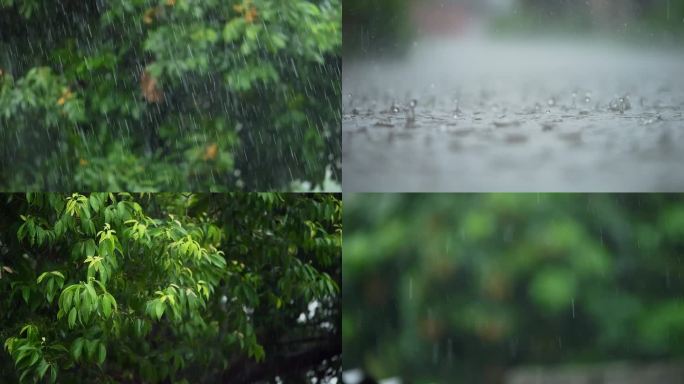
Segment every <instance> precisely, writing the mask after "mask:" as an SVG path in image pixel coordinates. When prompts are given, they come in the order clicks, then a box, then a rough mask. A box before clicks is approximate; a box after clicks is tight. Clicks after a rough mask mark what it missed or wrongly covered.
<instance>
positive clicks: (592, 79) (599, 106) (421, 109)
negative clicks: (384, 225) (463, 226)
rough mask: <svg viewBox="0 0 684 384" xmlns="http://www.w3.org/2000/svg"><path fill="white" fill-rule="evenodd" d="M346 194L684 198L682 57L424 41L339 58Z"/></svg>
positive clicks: (609, 47) (553, 45) (607, 48)
mask: <svg viewBox="0 0 684 384" xmlns="http://www.w3.org/2000/svg"><path fill="white" fill-rule="evenodd" d="M343 92H344V96H343V170H344V175H343V188H344V190H345V191H351V192H354V191H359V192H366V191H407V192H411V191H430V192H436V191H535V192H543V191H596V192H603V191H659V192H664V191H681V190H684V115H683V114H684V52H682V50H681V49H674V48H670V49H659V48H652V47H648V46H639V47H635V46H623V45H618V44H614V43H609V42H601V41H594V42H591V43H587V42H582V43H577V42H567V41H554V40H546V41H513V40H511V41H500V42H493V41H489V40H484V39H471V40H460V41H452V40H444V39H442V40H437V39H433V40H426V41H421V42H418V43H416V44H414V47H413V49H412V50H411V53H410V54H409V55H408V56H407V57H405V58H403V59H381V60H368V59H366V60H351V59H350V60H346V59H345V65H344V71H343Z"/></svg>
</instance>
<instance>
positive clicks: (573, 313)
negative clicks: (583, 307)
mask: <svg viewBox="0 0 684 384" xmlns="http://www.w3.org/2000/svg"><path fill="white" fill-rule="evenodd" d="M572 318H573V319H574V318H575V298H574V297H573V298H572Z"/></svg>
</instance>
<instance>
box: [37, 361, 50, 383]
mask: <svg viewBox="0 0 684 384" xmlns="http://www.w3.org/2000/svg"><path fill="white" fill-rule="evenodd" d="M48 368H50V364H48V363H47V361H45V359H43V360H41V361H40V364H38V368H36V371H37V372H38V378H39V379H43V377H45V373H46V372H47V370H48Z"/></svg>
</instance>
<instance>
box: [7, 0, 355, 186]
mask: <svg viewBox="0 0 684 384" xmlns="http://www.w3.org/2000/svg"><path fill="white" fill-rule="evenodd" d="M341 18H342V10H341V3H340V0H292V1H285V2H283V1H274V0H231V1H227V2H226V1H218V0H205V1H191V0H123V1H104V0H97V1H89V2H79V1H71V0H62V1H54V2H42V1H38V0H0V25H2V33H1V35H0V36H1V38H0V143H1V145H2V147H1V148H2V151H0V176H1V177H0V180H2V181H1V182H0V188H2V189H3V190H18V191H25V190H27V189H29V190H59V191H66V190H74V189H86V190H117V191H119V190H127V191H138V190H164V191H168V190H181V191H186V190H205V191H206V190H235V189H247V190H252V189H258V190H265V189H279V190H284V189H288V188H289V186H290V183H291V182H293V181H306V182H309V183H310V184H311V185H313V186H316V185H322V184H323V183H324V181H325V179H326V171H327V173H328V178H329V179H334V180H339V178H340V162H341V159H340V155H341V143H340V126H339V125H340V124H339V121H340V117H339V104H338V100H339V98H340V80H339V78H340V72H341V57H340V56H341V45H342V32H341Z"/></svg>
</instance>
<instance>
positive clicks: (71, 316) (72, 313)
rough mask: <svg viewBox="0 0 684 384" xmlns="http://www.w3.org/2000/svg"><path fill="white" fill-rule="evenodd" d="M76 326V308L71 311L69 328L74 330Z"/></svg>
mask: <svg viewBox="0 0 684 384" xmlns="http://www.w3.org/2000/svg"><path fill="white" fill-rule="evenodd" d="M75 324H76V307H74V308H71V310H70V311H69V328H73V327H74V325H75Z"/></svg>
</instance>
